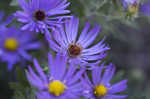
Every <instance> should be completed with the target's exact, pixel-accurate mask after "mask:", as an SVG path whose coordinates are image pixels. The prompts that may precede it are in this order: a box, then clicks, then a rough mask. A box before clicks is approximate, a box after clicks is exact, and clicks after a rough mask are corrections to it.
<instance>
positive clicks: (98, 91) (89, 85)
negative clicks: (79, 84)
mask: <svg viewBox="0 0 150 99" xmlns="http://www.w3.org/2000/svg"><path fill="white" fill-rule="evenodd" d="M114 72H115V66H113V65H112V64H110V65H109V66H107V67H106V68H105V67H104V65H102V66H100V67H97V68H95V69H93V70H92V82H91V81H90V80H89V78H88V76H87V74H86V73H85V78H84V79H83V86H84V91H83V94H84V96H85V97H86V98H87V99H124V98H126V97H127V95H121V94H117V93H120V92H122V91H124V90H125V89H126V88H127V80H122V81H120V82H118V83H116V84H113V85H111V84H110V80H111V79H112V77H113V75H114ZM102 74H103V75H102Z"/></svg>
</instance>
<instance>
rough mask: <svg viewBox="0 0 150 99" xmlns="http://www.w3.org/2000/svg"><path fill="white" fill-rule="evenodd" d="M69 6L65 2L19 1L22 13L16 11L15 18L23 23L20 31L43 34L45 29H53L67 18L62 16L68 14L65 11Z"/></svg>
mask: <svg viewBox="0 0 150 99" xmlns="http://www.w3.org/2000/svg"><path fill="white" fill-rule="evenodd" d="M69 4H70V3H67V0H28V2H27V1H26V0H19V5H20V7H21V8H22V9H23V11H17V12H16V13H15V16H16V17H17V19H18V21H19V22H21V23H24V26H23V27H22V30H30V31H36V32H42V33H44V32H45V29H48V28H53V27H54V26H57V25H59V24H61V23H63V20H62V19H64V18H66V17H69V16H67V15H64V14H68V13H70V11H69V10H65V9H66V8H67V7H68V5H69Z"/></svg>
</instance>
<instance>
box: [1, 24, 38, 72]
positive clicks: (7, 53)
mask: <svg viewBox="0 0 150 99" xmlns="http://www.w3.org/2000/svg"><path fill="white" fill-rule="evenodd" d="M32 34H33V33H31V32H29V31H21V30H18V29H17V28H16V27H10V28H6V29H0V61H2V62H7V63H8V70H11V69H12V67H13V65H14V64H16V63H17V62H23V61H24V59H27V60H29V61H31V60H32V58H31V56H30V55H29V54H28V53H27V51H28V50H35V49H39V48H40V43H39V42H35V41H34V40H35V39H34V36H35V35H32Z"/></svg>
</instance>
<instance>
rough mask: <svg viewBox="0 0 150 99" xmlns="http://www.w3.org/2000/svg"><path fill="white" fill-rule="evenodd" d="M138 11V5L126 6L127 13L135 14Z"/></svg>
mask: <svg viewBox="0 0 150 99" xmlns="http://www.w3.org/2000/svg"><path fill="white" fill-rule="evenodd" d="M138 10H139V4H138V3H135V4H129V5H128V11H129V13H131V14H137V12H138Z"/></svg>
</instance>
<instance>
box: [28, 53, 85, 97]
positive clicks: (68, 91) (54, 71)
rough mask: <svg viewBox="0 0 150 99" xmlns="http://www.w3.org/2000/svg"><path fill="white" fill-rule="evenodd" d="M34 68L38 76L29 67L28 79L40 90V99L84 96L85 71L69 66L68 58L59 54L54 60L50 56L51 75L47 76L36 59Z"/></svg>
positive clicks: (72, 65)
mask: <svg viewBox="0 0 150 99" xmlns="http://www.w3.org/2000/svg"><path fill="white" fill-rule="evenodd" d="M34 66H35V69H36V71H37V73H38V74H36V73H34V72H33V69H32V68H31V67H29V72H28V73H27V78H28V80H29V82H30V83H31V84H32V85H33V86H35V87H36V88H38V91H37V92H36V94H37V97H38V99H79V97H80V96H81V94H82V87H81V85H82V83H81V81H80V78H81V75H82V74H83V72H84V69H81V70H79V71H77V69H76V66H74V63H71V64H70V66H69V67H68V66H67V57H66V56H62V55H59V54H57V55H56V58H55V59H54V58H53V57H52V55H51V54H49V72H50V73H49V75H47V74H45V73H44V72H43V70H42V68H41V67H40V65H39V63H38V62H37V60H36V59H34Z"/></svg>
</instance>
